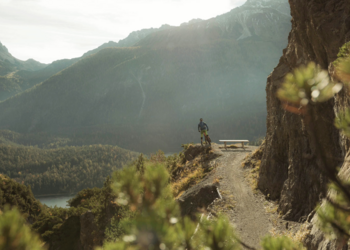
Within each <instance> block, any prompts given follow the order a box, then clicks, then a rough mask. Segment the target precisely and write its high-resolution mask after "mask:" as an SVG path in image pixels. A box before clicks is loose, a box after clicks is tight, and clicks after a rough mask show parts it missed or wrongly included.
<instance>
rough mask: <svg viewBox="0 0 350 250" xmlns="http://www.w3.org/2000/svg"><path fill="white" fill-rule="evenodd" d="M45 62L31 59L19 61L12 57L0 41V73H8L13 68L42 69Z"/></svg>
mask: <svg viewBox="0 0 350 250" xmlns="http://www.w3.org/2000/svg"><path fill="white" fill-rule="evenodd" d="M45 66H46V64H43V63H40V62H37V61H35V60H33V59H28V60H27V61H21V60H18V59H16V58H15V57H13V56H12V55H11V54H10V53H9V51H8V49H7V48H6V47H5V46H4V45H2V43H0V75H4V74H7V73H10V72H12V71H14V70H29V71H35V70H39V69H42V68H44V67H45Z"/></svg>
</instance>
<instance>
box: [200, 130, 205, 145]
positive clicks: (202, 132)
mask: <svg viewBox="0 0 350 250" xmlns="http://www.w3.org/2000/svg"><path fill="white" fill-rule="evenodd" d="M204 131H205V130H201V144H202V145H203V134H204Z"/></svg>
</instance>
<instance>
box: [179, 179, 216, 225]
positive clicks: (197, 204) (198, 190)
mask: <svg viewBox="0 0 350 250" xmlns="http://www.w3.org/2000/svg"><path fill="white" fill-rule="evenodd" d="M217 198H220V195H219V193H218V191H217V187H216V186H215V185H201V184H199V185H196V186H194V187H192V188H190V189H189V190H187V191H186V192H185V193H184V194H183V195H181V197H180V198H179V199H178V201H179V204H180V208H181V214H182V216H185V215H189V216H190V217H192V218H193V219H194V218H195V214H196V213H198V211H199V210H201V209H204V210H206V209H207V207H208V206H209V205H210V204H211V203H212V202H213V201H214V200H215V199H217Z"/></svg>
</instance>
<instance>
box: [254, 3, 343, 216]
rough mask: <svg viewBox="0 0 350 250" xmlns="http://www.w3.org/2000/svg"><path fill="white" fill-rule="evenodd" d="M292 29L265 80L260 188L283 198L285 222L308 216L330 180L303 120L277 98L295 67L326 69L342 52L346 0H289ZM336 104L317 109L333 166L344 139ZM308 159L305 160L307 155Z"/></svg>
mask: <svg viewBox="0 0 350 250" xmlns="http://www.w3.org/2000/svg"><path fill="white" fill-rule="evenodd" d="M289 3H290V6H291V15H292V31H291V33H290V35H289V44H288V47H287V48H286V49H285V50H284V51H283V56H282V58H281V59H280V62H279V64H278V66H277V67H276V68H275V70H274V71H273V72H272V74H271V75H270V76H269V78H268V80H267V86H266V93H267V112H268V114H267V134H266V147H265V149H264V153H263V158H262V163H261V167H260V176H259V181H258V186H259V188H260V189H261V190H262V191H263V192H264V193H265V194H266V195H269V196H270V197H271V198H272V199H279V211H280V212H282V214H284V218H285V219H289V220H299V218H301V217H302V216H306V215H308V214H309V213H310V212H311V211H312V210H313V209H314V207H315V205H316V203H317V202H318V201H320V199H321V198H322V197H324V196H325V194H326V191H327V189H326V184H327V178H326V176H324V175H323V174H321V173H320V171H319V169H318V167H317V165H316V164H317V163H316V160H315V158H314V157H312V152H313V149H312V148H311V147H310V144H309V135H308V134H309V133H308V131H306V129H305V126H304V123H303V119H302V118H301V117H300V116H298V115H295V114H291V113H288V112H287V111H285V110H284V109H283V108H282V106H281V103H280V101H279V100H278V99H277V97H276V91H277V89H278V88H279V87H280V86H281V84H282V82H283V80H284V77H285V75H286V74H287V73H289V72H291V71H292V70H293V69H294V68H296V67H298V66H300V65H302V64H307V63H308V62H309V61H315V62H316V63H318V64H319V65H321V66H322V67H323V68H325V69H327V68H328V67H329V65H330V63H331V62H333V61H334V60H335V59H336V58H337V53H338V51H339V48H340V47H341V46H342V45H343V44H344V43H345V42H347V41H349V40H350V16H349V11H350V2H349V1H348V0H329V1H319V0H289ZM334 105H335V102H334V100H331V101H329V102H327V103H324V104H322V105H320V106H318V107H316V108H315V113H316V117H315V118H316V119H317V130H319V131H323V132H322V142H321V143H322V145H323V146H324V147H325V148H326V150H327V152H328V153H329V155H330V156H331V160H330V164H331V165H332V166H334V167H336V166H339V164H340V163H341V159H342V158H343V156H342V150H341V146H340V143H339V142H340V136H339V132H338V131H337V129H335V128H334V126H333V123H332V121H333V120H334V117H335V111H334ZM306 156H307V157H306Z"/></svg>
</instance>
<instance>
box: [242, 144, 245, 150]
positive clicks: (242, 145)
mask: <svg viewBox="0 0 350 250" xmlns="http://www.w3.org/2000/svg"><path fill="white" fill-rule="evenodd" d="M242 148H243V149H244V150H245V148H244V142H242Z"/></svg>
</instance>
